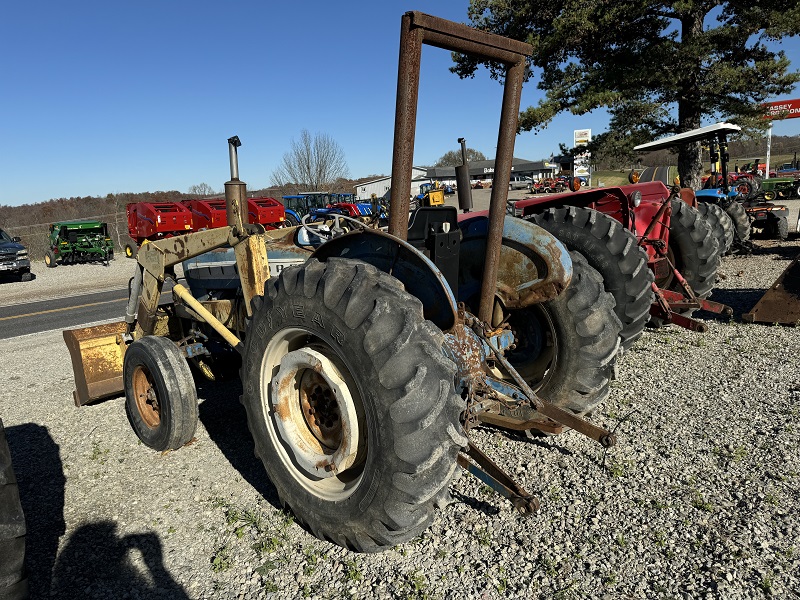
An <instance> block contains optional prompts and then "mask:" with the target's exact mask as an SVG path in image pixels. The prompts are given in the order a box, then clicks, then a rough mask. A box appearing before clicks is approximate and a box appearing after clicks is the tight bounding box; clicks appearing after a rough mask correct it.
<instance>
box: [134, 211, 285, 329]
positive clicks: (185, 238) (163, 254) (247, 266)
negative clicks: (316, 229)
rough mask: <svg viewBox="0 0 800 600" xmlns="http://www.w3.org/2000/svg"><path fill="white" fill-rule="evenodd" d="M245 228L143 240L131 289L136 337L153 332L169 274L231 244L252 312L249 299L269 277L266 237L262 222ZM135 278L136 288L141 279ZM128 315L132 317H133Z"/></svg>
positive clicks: (261, 288) (248, 312)
mask: <svg viewBox="0 0 800 600" xmlns="http://www.w3.org/2000/svg"><path fill="white" fill-rule="evenodd" d="M247 230H248V231H246V232H243V233H242V234H239V235H237V233H238V232H237V230H236V229H235V228H234V227H230V226H228V227H220V228H216V229H207V230H205V231H198V232H195V233H187V234H184V235H179V236H175V237H171V238H165V239H162V240H158V241H156V242H150V243H147V244H144V245H143V246H142V248H141V249H140V251H139V255H138V257H137V259H138V262H139V268H140V272H141V284H140V285H139V286H138V288H137V289H131V299H130V300H129V304H128V306H129V309H130V308H134V307H135V311H136V319H135V323H133V322H129V324H128V326H129V333H132V334H133V337H134V338H135V339H139V338H141V337H143V336H145V335H152V334H153V333H154V331H155V327H156V322H157V318H156V317H157V312H158V301H159V298H160V297H161V290H162V287H163V285H164V280H165V278H166V277H167V274H169V273H172V269H173V267H174V266H175V265H176V264H178V263H180V262H183V261H185V260H188V259H190V258H194V257H195V256H199V255H200V254H204V253H205V252H209V251H211V250H215V249H217V248H221V247H223V246H226V245H230V246H232V247H233V248H234V252H235V253H236V263H237V266H238V268H239V269H238V270H239V276H240V278H241V282H242V291H243V293H244V300H245V307H246V310H247V315H248V316H251V315H252V307H251V304H250V301H251V300H252V299H253V297H254V296H256V295H259V294H261V293H263V290H264V282H265V281H266V280H267V278H268V277H269V269H268V266H267V251H266V240H265V236H264V235H263V228H261V226H253V225H249V226H247ZM138 279H139V278H138V277H137V278H135V280H134V286H133V287H134V288H136V287H137V286H136V285H135V284H136V283H137V282H138ZM131 317H132V315H129V319H130V321H133V319H132V318H131Z"/></svg>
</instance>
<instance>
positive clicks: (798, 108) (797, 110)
mask: <svg viewBox="0 0 800 600" xmlns="http://www.w3.org/2000/svg"><path fill="white" fill-rule="evenodd" d="M764 106H765V107H766V109H767V117H769V118H770V119H795V118H797V117H800V99H797V100H778V101H777V102H767V103H766V104H765V105H764Z"/></svg>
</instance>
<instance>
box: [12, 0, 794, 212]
mask: <svg viewBox="0 0 800 600" xmlns="http://www.w3.org/2000/svg"><path fill="white" fill-rule="evenodd" d="M467 6H468V0H427V1H426V0H420V1H418V2H409V1H408V0H380V1H371V2H324V1H321V0H306V1H301V2H264V1H263V0H262V1H260V2H254V1H253V2H251V1H244V2H242V1H235V2H209V1H207V0H194V1H192V2H187V1H185V0H175V1H169V0H166V1H164V0H162V1H161V2H155V1H153V0H142V1H140V2H136V3H132V2H125V3H123V2H113V1H111V2H109V1H108V0H106V1H103V2H99V1H98V2H94V1H86V0H77V1H76V2H67V3H65V2H53V1H51V0H47V1H37V0H30V1H29V2H11V3H9V4H8V5H6V6H4V9H3V19H2V21H0V52H2V56H3V57H4V59H3V61H2V63H0V81H1V82H2V88H3V92H2V94H0V183H1V185H0V204H6V205H12V206H15V205H20V204H26V203H32V202H39V201H44V200H49V199H51V198H58V197H70V196H104V195H106V194H108V193H119V192H145V191H157V190H179V191H183V192H185V191H187V189H188V188H189V186H191V185H193V184H198V183H203V182H204V183H208V184H209V185H211V186H212V187H213V188H215V189H217V190H220V189H222V185H223V183H224V182H225V181H226V180H227V179H229V170H228V155H227V144H226V140H227V138H228V137H230V136H231V135H234V134H236V135H238V136H239V137H240V138H241V140H242V144H243V146H242V148H240V154H239V159H240V163H239V164H240V176H241V178H242V180H243V181H245V182H247V184H248V187H249V188H250V189H257V188H261V187H265V186H267V185H269V183H270V174H271V173H272V171H273V169H274V168H275V167H276V166H277V164H278V162H279V161H280V159H281V157H282V155H283V153H284V152H285V151H286V150H287V148H288V146H289V144H290V142H291V140H292V139H293V138H294V139H296V138H298V136H299V134H300V131H301V130H302V129H308V130H309V131H310V132H311V133H312V134H313V133H317V132H319V133H326V134H328V135H330V136H331V137H333V139H335V140H336V141H337V142H338V143H339V145H340V146H341V147H342V148H343V150H344V152H345V155H346V158H347V161H348V164H349V167H350V175H351V176H352V177H364V176H367V175H372V174H380V173H386V174H388V173H389V172H390V171H391V158H392V136H393V128H394V109H395V89H396V79H397V57H398V42H399V34H400V17H401V15H402V14H403V13H404V12H405V11H407V10H421V11H423V12H427V13H430V14H433V15H436V16H440V17H443V18H447V19H451V20H454V21H461V22H463V21H465V20H466V15H467ZM782 47H783V48H784V50H786V52H787V54H788V55H789V57H790V59H791V60H792V62H793V65H795V67H799V66H800V42H799V41H798V40H797V39H792V40H788V41H786V42H785V43H784V44H783V46H782ZM450 65H451V61H450V56H449V53H447V52H445V51H442V50H439V49H436V48H431V47H425V49H424V51H423V59H422V77H421V93H420V105H419V114H418V120H417V143H416V152H415V164H431V163H433V162H434V161H435V160H436V159H437V158H438V157H439V156H441V155H442V154H444V153H445V152H447V151H448V150H455V149H458V144H457V141H456V140H457V138H459V137H465V138H466V139H467V143H468V145H469V146H470V147H474V148H477V149H478V150H480V151H482V152H483V153H484V154H486V155H487V156H493V155H494V151H495V145H496V143H497V141H496V140H497V124H498V120H499V112H500V110H499V108H500V102H501V94H502V88H501V86H500V85H499V84H498V83H497V82H495V81H492V80H491V79H490V78H489V77H488V74H486V72H485V71H484V72H482V73H479V74H478V76H477V77H476V78H475V79H470V80H464V81H462V80H460V79H458V77H456V76H455V75H453V74H451V73H450V72H449V71H448V67H449V66H450ZM666 75H667V73H666V72H665V76H666ZM540 94H541V92H539V91H538V90H537V89H536V87H535V80H532V81H530V82H529V83H527V84H526V86H525V88H524V89H523V98H522V105H523V106H527V105H530V104H534V103H536V102H537V100H538V99H539V97H540ZM797 97H800V89H798V90H795V93H793V94H790V95H788V96H786V98H797ZM606 125H607V118H606V117H605V114H604V113H597V114H591V115H585V116H582V117H575V116H572V115H561V116H559V117H557V118H556V119H555V120H554V121H553V123H552V124H551V125H550V126H549V127H548V128H547V130H545V131H544V132H540V133H538V134H534V133H523V134H521V135H520V136H518V138H517V142H516V150H515V155H516V156H518V157H523V158H528V159H532V160H537V159H541V158H544V157H548V156H549V155H550V154H551V153H552V152H556V151H557V150H558V145H559V143H565V144H571V140H572V131H573V130H574V129H578V128H591V129H592V130H593V132H594V133H599V132H601V131H603V130H604V128H605V127H606ZM775 133H776V134H782V135H796V134H800V119H792V120H787V121H784V122H780V123H778V124H776V127H775Z"/></svg>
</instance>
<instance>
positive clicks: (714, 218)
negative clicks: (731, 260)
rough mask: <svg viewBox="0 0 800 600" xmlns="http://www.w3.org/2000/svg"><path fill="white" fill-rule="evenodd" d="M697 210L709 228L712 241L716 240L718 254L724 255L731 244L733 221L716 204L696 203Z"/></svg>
mask: <svg viewBox="0 0 800 600" xmlns="http://www.w3.org/2000/svg"><path fill="white" fill-rule="evenodd" d="M697 210H698V211H699V212H700V214H701V215H702V217H703V219H705V221H706V223H707V224H708V226H709V227H710V228H711V233H712V235H713V236H714V239H715V240H717V245H718V246H719V250H720V254H721V255H722V256H724V255H726V254H727V253H728V251H729V250H730V248H731V244H733V237H734V231H733V220H732V219H731V218H730V217H729V216H728V213H726V212H725V211H724V210H722V209H721V208H720V207H719V206H717V205H716V204H711V203H710V202H698V203H697Z"/></svg>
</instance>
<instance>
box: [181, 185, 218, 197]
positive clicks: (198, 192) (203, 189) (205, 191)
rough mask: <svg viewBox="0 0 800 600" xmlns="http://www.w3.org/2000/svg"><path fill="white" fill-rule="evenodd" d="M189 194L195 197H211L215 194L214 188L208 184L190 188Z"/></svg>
mask: <svg viewBox="0 0 800 600" xmlns="http://www.w3.org/2000/svg"><path fill="white" fill-rule="evenodd" d="M186 193H187V194H192V195H193V196H210V195H211V194H215V193H216V192H215V191H214V188H212V187H211V186H210V185H208V184H207V183H198V184H197V185H192V186H189V189H188V191H187V192H186Z"/></svg>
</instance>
